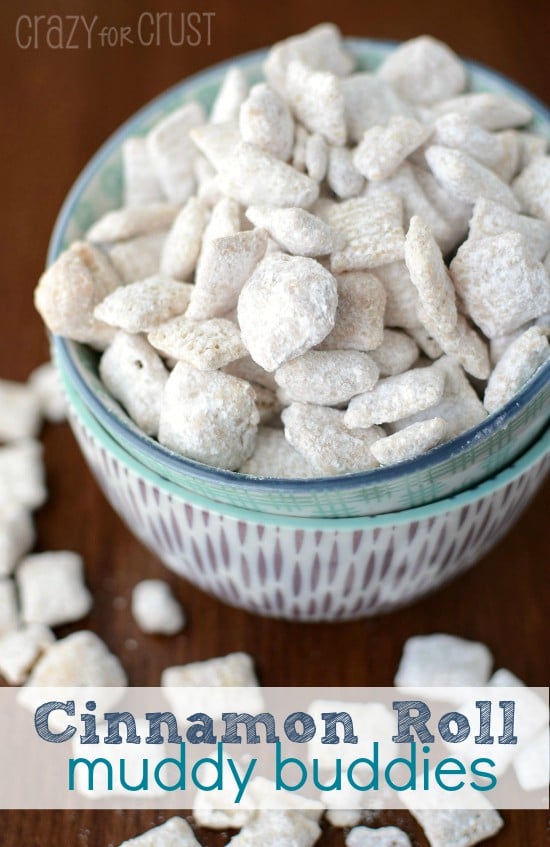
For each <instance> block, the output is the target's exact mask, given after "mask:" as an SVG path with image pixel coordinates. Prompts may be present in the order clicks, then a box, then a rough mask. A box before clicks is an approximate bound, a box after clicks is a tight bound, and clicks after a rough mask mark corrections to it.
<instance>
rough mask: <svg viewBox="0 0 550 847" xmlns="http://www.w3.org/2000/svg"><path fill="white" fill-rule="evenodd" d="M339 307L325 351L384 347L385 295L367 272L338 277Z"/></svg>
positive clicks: (324, 347) (327, 338) (376, 281)
mask: <svg viewBox="0 0 550 847" xmlns="http://www.w3.org/2000/svg"><path fill="white" fill-rule="evenodd" d="M336 286H337V291H338V307H337V309H336V321H335V324H334V328H333V329H332V331H331V332H330V333H329V334H328V335H327V337H326V338H325V339H324V341H323V342H322V343H321V347H322V348H323V349H326V350H366V351H368V350H375V349H376V348H377V347H379V346H380V344H382V341H383V332H384V310H385V306H386V293H385V290H384V286H383V285H382V283H381V282H380V281H379V280H378V278H377V277H376V276H375V275H374V274H371V273H367V272H366V271H351V272H350V273H345V274H337V275H336Z"/></svg>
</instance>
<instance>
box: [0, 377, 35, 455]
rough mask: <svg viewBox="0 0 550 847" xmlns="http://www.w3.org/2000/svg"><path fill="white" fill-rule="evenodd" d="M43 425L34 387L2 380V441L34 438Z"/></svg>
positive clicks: (0, 435) (0, 431)
mask: <svg viewBox="0 0 550 847" xmlns="http://www.w3.org/2000/svg"><path fill="white" fill-rule="evenodd" d="M41 425H42V415H41V409H40V400H39V398H38V395H37V394H36V392H35V391H33V389H32V386H31V385H28V384H27V383H24V382H11V381H10V380H7V379H0V441H18V440H19V439H21V438H33V436H35V435H38V432H39V430H40V427H41Z"/></svg>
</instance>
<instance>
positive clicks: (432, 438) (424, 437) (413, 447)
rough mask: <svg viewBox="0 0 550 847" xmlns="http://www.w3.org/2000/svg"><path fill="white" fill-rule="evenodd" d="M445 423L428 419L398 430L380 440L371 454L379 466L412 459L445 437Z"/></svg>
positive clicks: (440, 419) (442, 420)
mask: <svg viewBox="0 0 550 847" xmlns="http://www.w3.org/2000/svg"><path fill="white" fill-rule="evenodd" d="M447 430H448V427H447V421H446V420H444V419H443V418H430V419H429V420H425V421H419V422H418V423H413V424H410V425H409V426H406V427H404V428H403V429H400V430H399V431H398V432H395V433H394V434H393V435H388V436H386V438H380V439H379V440H378V441H376V442H375V443H374V444H373V445H372V447H371V450H372V454H373V456H374V458H375V459H377V461H379V462H380V464H381V465H394V464H395V463H396V462H405V461H406V460H407V459H414V458H416V456H419V455H420V454H421V453H426V452H427V451H428V450H431V449H432V447H436V446H437V445H438V444H441V442H442V441H443V440H444V439H445V436H446V435H447Z"/></svg>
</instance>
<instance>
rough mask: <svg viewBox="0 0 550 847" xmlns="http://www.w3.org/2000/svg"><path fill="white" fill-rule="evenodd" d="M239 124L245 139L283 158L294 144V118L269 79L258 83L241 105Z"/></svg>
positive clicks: (284, 159)
mask: <svg viewBox="0 0 550 847" xmlns="http://www.w3.org/2000/svg"><path fill="white" fill-rule="evenodd" d="M239 128H240V130H241V137H242V140H243V141H247V142H248V143H249V144H255V145H256V147H260V149H261V150H265V151H266V153H270V154H271V155H272V156H275V158H277V159H282V160H283V162H288V160H289V159H290V157H291V155H292V149H293V146H294V119H293V117H292V114H291V112H290V109H289V108H288V106H287V104H286V103H285V101H284V100H282V99H281V98H280V97H279V95H278V94H277V92H275V91H273V89H271V88H270V87H269V86H268V85H266V84H265V82H261V83H259V84H258V85H255V86H254V87H253V88H252V89H251V90H250V94H249V95H248V98H247V99H246V100H245V101H244V103H243V104H242V106H241V109H240V113H239Z"/></svg>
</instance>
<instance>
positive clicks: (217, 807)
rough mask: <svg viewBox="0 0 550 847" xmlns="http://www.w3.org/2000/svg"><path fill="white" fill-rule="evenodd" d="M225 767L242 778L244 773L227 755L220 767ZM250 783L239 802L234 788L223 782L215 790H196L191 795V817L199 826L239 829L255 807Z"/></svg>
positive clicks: (249, 817) (251, 816)
mask: <svg viewBox="0 0 550 847" xmlns="http://www.w3.org/2000/svg"><path fill="white" fill-rule="evenodd" d="M227 768H231V770H233V771H236V773H237V774H238V775H239V779H240V780H244V774H243V772H242V770H241V768H239V767H238V766H237V765H236V764H235V762H234V761H231V764H230V763H229V760H228V757H227V756H225V755H223V757H222V769H223V770H224V771H225V770H226V769H227ZM250 787H251V786H250V785H249V786H248V790H247V791H246V792H245V793H244V794H243V797H242V798H241V800H240V802H239V803H236V802H235V790H234V788H233V787H232V786H231V785H230V784H229V783H228V782H225V783H223V784H222V786H221V787H220V788H217V789H216V791H210V792H206V791H201V790H198V791H196V793H195V796H194V797H193V819H194V821H195V822H196V823H197V824H198V825H199V826H201V827H205V828H206V829H221V830H227V829H241V828H242V827H243V826H246V825H247V824H248V823H250V821H251V820H252V818H253V817H254V815H255V814H256V809H255V807H254V801H253V800H252V798H251V792H250Z"/></svg>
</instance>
